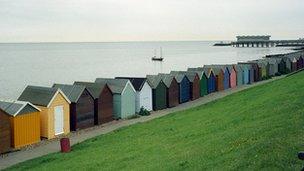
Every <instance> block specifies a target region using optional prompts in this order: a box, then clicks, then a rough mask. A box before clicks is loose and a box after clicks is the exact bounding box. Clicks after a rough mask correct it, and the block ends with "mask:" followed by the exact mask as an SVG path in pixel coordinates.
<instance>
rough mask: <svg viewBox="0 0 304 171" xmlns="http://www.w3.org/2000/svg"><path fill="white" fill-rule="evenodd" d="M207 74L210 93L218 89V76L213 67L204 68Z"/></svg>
mask: <svg viewBox="0 0 304 171" xmlns="http://www.w3.org/2000/svg"><path fill="white" fill-rule="evenodd" d="M203 69H204V71H205V73H207V74H206V76H207V83H208V89H207V90H208V94H210V93H213V92H215V91H216V76H215V74H214V72H213V70H212V69H211V68H203Z"/></svg>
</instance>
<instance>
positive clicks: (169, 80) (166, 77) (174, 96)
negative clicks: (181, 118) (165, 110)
mask: <svg viewBox="0 0 304 171" xmlns="http://www.w3.org/2000/svg"><path fill="white" fill-rule="evenodd" d="M158 75H159V76H160V77H161V79H162V80H163V82H164V83H165V85H166V87H167V106H168V107H169V108H171V107H175V106H178V105H179V85H178V82H177V81H176V79H175V78H174V76H172V75H170V74H158Z"/></svg>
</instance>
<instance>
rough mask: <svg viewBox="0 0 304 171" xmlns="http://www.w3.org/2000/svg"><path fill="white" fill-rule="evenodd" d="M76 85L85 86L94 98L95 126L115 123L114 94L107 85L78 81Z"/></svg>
mask: <svg viewBox="0 0 304 171" xmlns="http://www.w3.org/2000/svg"><path fill="white" fill-rule="evenodd" d="M74 85H83V86H85V87H86V89H87V90H88V91H89V92H90V94H91V95H92V96H93V98H94V123H95V125H99V124H103V123H107V122H110V121H113V119H114V115H113V110H114V109H113V108H114V107H113V93H112V91H111V89H110V87H109V86H108V85H107V84H102V83H99V84H97V83H92V82H80V81H78V82H74Z"/></svg>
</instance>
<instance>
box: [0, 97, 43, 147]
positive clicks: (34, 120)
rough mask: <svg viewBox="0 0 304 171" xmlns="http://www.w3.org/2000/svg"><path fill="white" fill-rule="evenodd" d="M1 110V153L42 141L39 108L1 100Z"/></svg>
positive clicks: (26, 103)
mask: <svg viewBox="0 0 304 171" xmlns="http://www.w3.org/2000/svg"><path fill="white" fill-rule="evenodd" d="M0 109H1V110H0V117H1V120H0V123H1V124H0V130H1V131H0V139H1V143H0V151H1V152H7V151H8V150H9V149H10V147H12V148H17V149H18V148H21V147H24V146H26V145H30V144H35V143H38V142H39V141H40V109H39V108H37V107H36V106H34V105H33V104H31V103H29V102H24V101H3V100H1V101H0ZM8 121H9V123H8Z"/></svg>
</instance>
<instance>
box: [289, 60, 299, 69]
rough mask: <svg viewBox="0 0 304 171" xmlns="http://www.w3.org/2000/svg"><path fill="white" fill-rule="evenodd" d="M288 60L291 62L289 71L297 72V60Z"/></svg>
mask: <svg viewBox="0 0 304 171" xmlns="http://www.w3.org/2000/svg"><path fill="white" fill-rule="evenodd" d="M290 60H291V71H292V72H294V71H296V70H298V61H297V59H296V58H295V57H294V58H290Z"/></svg>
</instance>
